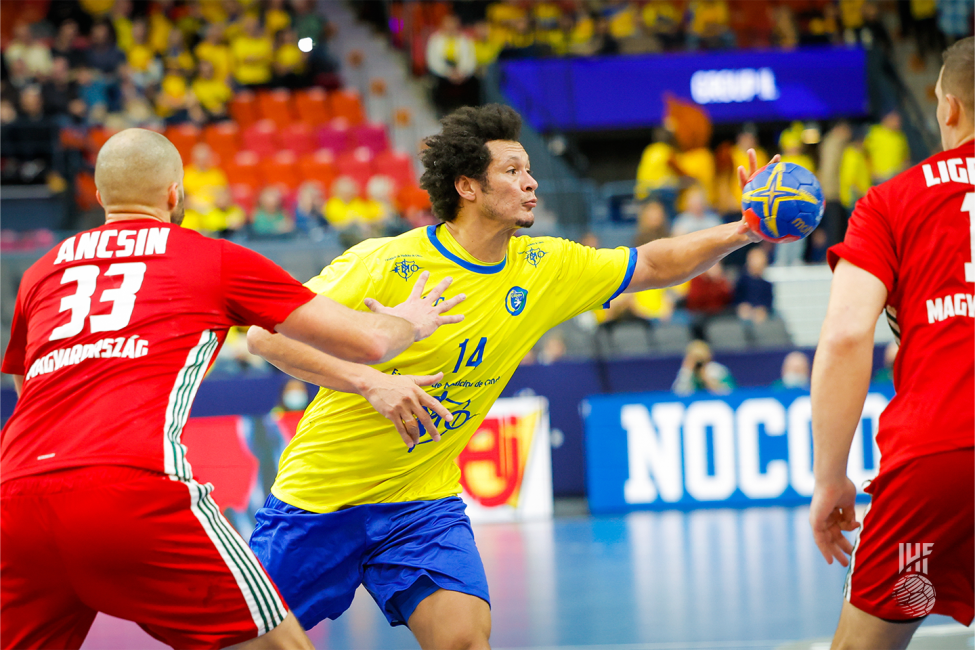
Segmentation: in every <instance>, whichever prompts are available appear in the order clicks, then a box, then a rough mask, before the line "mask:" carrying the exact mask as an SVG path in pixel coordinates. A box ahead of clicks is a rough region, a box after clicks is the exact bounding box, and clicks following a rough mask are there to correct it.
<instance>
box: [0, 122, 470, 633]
mask: <svg viewBox="0 0 975 650" xmlns="http://www.w3.org/2000/svg"><path fill="white" fill-rule="evenodd" d="M182 176H183V170H182V164H181V162H180V158H179V153H178V152H177V151H176V148H175V147H174V146H173V145H172V144H171V143H170V142H169V141H168V140H166V139H165V138H164V137H163V136H161V135H159V134H157V133H153V132H151V131H146V130H142V129H129V130H127V131H123V132H121V133H119V134H117V135H115V136H113V137H112V138H111V139H110V140H109V141H108V142H107V143H106V144H105V146H104V147H103V148H102V150H101V152H100V153H99V156H98V160H97V162H96V168H95V181H96V185H97V186H98V193H99V201H100V202H101V203H102V205H103V206H104V207H105V211H106V224H105V225H104V226H101V227H99V228H95V229H93V230H89V231H87V232H83V233H80V234H78V235H76V236H74V237H70V238H68V239H67V240H65V241H63V242H61V244H59V245H58V246H57V247H55V249H53V250H52V251H50V252H49V253H48V254H46V255H45V256H44V257H42V258H41V259H40V260H39V261H38V262H37V263H36V264H34V265H33V266H32V267H31V268H30V269H29V270H28V271H27V273H26V274H25V275H24V277H23V280H22V282H21V286H20V290H19V292H18V295H17V304H16V309H15V313H14V318H13V324H12V328H11V340H10V344H9V345H8V348H7V352H6V355H5V357H4V360H3V367H2V370H3V372H5V373H9V374H12V375H14V379H15V383H16V385H17V388H18V392H19V394H20V399H19V401H18V403H17V406H16V408H15V410H14V412H13V415H12V416H11V418H10V420H9V422H8V423H7V425H6V426H5V427H4V429H3V432H2V439H0V468H2V475H0V506H2V513H0V545H2V547H3V554H2V557H0V607H2V610H3V616H2V620H0V645H2V646H3V647H4V648H13V647H16V648H28V647H30V648H33V647H56V648H77V647H79V646H80V645H81V643H82V642H83V641H84V638H85V635H86V634H87V632H88V629H89V627H90V626H91V623H92V621H93V620H94V617H95V615H96V613H97V612H99V611H102V612H105V613H108V614H111V615H113V616H117V617H121V618H126V619H129V620H133V621H136V622H137V623H139V624H140V625H141V626H142V627H143V629H145V630H146V631H147V632H149V633H150V634H151V635H152V636H154V637H156V638H158V639H160V640H162V641H165V642H166V643H169V644H170V645H173V646H174V647H180V648H183V647H201V648H204V647H205V648H220V647H225V646H228V645H231V644H235V643H242V642H246V641H248V640H254V638H255V637H258V636H261V635H264V636H261V644H262V645H261V647H307V648H310V647H311V645H310V642H309V641H308V640H307V638H306V637H305V636H304V633H303V632H302V630H301V627H300V625H299V624H298V622H297V620H296V619H295V618H294V616H293V615H292V614H289V613H288V611H287V608H286V605H285V603H284V602H283V600H282V599H281V596H280V595H279V593H278V591H277V589H276V587H275V586H274V584H273V583H272V582H271V580H270V578H268V576H267V574H266V573H265V572H264V569H263V567H262V566H261V565H260V563H259V562H258V561H257V559H256V558H255V557H254V555H253V553H252V552H251V551H250V549H249V548H248V546H247V544H246V543H245V542H244V541H243V540H242V539H241V538H240V536H239V535H238V534H237V533H236V532H235V531H234V530H233V529H232V528H231V526H230V525H229V523H228V522H227V521H226V520H225V519H224V518H223V516H222V515H221V514H220V509H219V507H218V506H217V505H216V504H215V503H214V502H213V499H212V498H211V497H210V491H211V490H212V487H211V486H210V485H209V484H207V485H200V484H199V483H197V482H196V481H194V480H193V473H192V469H191V467H190V463H189V462H188V460H187V449H186V447H185V446H184V445H183V444H182V443H181V441H180V435H181V432H182V429H183V426H184V425H185V423H186V420H187V418H188V417H189V412H190V407H191V406H192V403H193V398H194V396H195V394H196V391H197V389H198V388H199V386H200V382H201V381H202V380H203V376H204V374H205V373H206V371H207V369H208V367H209V366H210V363H211V361H212V360H213V358H214V357H215V355H216V353H217V350H218V349H219V347H220V345H221V343H222V342H223V339H224V337H225V335H226V333H227V329H228V328H229V327H231V326H234V325H252V324H254V325H259V326H261V327H262V328H264V329H268V330H272V331H277V332H280V333H282V334H284V335H286V336H289V337H292V338H294V339H296V340H301V341H303V342H305V343H308V344H310V345H312V346H313V347H315V348H317V349H319V350H322V351H326V352H329V353H330V354H334V355H337V356H339V357H343V358H346V359H349V360H356V361H360V362H366V363H375V362H379V361H380V360H384V359H389V358H392V357H393V356H395V355H397V354H399V353H400V352H401V351H402V350H404V349H406V348H407V347H408V346H409V345H410V344H411V343H413V342H414V341H415V340H419V339H421V338H424V337H426V336H429V335H430V334H431V333H432V332H433V331H435V330H436V328H437V327H438V326H439V325H441V324H444V323H451V322H457V321H458V320H460V318H461V317H460V316H443V315H442V314H443V313H444V312H445V311H448V310H449V309H450V308H452V307H453V306H454V305H455V304H457V303H458V302H459V300H457V299H452V300H448V301H445V302H443V303H442V304H441V305H439V306H434V305H433V303H435V302H436V300H437V298H439V296H440V293H442V292H443V290H444V289H445V288H446V286H447V284H448V283H447V282H443V283H441V285H438V287H436V288H434V289H433V291H431V292H430V294H429V295H428V296H427V297H426V298H421V297H420V295H421V294H422V287H420V288H419V289H420V290H419V291H415V292H414V294H415V296H413V297H411V299H410V300H409V301H407V302H406V303H403V304H402V305H400V306H398V307H395V308H392V309H385V308H384V311H385V312H386V314H392V315H384V314H364V313H361V312H356V311H353V310H350V309H348V308H346V307H344V306H342V305H339V304H338V303H335V302H333V301H331V300H329V299H328V298H325V297H322V296H316V295H315V294H314V293H312V292H311V291H309V290H308V289H306V288H305V287H303V286H302V285H301V284H299V283H298V282H297V281H295V280H294V279H292V278H291V277H290V276H289V275H288V274H287V273H286V272H285V271H284V270H283V269H281V268H280V267H278V266H276V265H275V264H273V263H272V262H270V261H269V260H267V259H266V258H264V257H262V256H260V255H258V254H257V253H255V252H253V251H250V250H248V249H245V248H243V247H240V246H237V245H235V244H231V243H229V242H226V241H221V240H213V239H208V238H206V237H203V236H202V235H200V234H198V233H195V232H192V231H189V230H184V229H182V228H180V227H179V223H180V221H181V220H182V201H183V196H182V194H183V192H182ZM423 281H425V280H423ZM421 282H422V281H421ZM458 298H460V299H463V298H462V296H459V297H458ZM396 316H399V317H396ZM423 406H428V407H430V408H433V409H435V410H437V409H438V407H439V406H440V405H439V403H437V402H436V401H435V400H433V399H432V398H430V399H429V402H428V403H423V404H421V403H419V402H417V403H416V404H414V405H413V410H414V411H415V412H420V413H423V415H424V416H426V412H424V411H423ZM439 410H442V407H441V408H440V409H439ZM441 415H442V416H448V415H449V414H448V413H446V411H443V412H442V413H441Z"/></svg>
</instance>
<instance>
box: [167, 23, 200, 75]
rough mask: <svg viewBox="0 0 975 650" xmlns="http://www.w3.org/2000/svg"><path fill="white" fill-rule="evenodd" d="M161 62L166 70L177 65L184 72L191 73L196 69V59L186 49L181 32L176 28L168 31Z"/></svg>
mask: <svg viewBox="0 0 975 650" xmlns="http://www.w3.org/2000/svg"><path fill="white" fill-rule="evenodd" d="M163 63H164V64H165V66H166V69H167V70H168V69H170V68H171V67H173V66H175V67H178V68H179V69H180V70H182V71H183V72H185V73H186V74H193V72H194V71H195V70H196V61H195V60H194V59H193V55H192V54H190V53H189V50H187V49H186V41H185V39H184V38H183V32H181V31H179V30H178V29H173V30H171V31H170V32H169V42H168V43H167V45H166V52H165V53H164V54H163Z"/></svg>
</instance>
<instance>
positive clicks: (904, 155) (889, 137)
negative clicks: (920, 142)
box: [863, 111, 911, 185]
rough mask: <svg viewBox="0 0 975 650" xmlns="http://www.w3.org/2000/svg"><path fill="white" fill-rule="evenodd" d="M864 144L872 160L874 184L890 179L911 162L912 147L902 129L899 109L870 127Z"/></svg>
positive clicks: (871, 167) (871, 168)
mask: <svg viewBox="0 0 975 650" xmlns="http://www.w3.org/2000/svg"><path fill="white" fill-rule="evenodd" d="M863 146H864V147H865V148H866V151H867V156H868V158H869V160H870V170H871V173H872V174H873V184H874V185H878V184H880V183H883V182H884V181H887V180H890V179H891V178H893V177H894V176H896V175H897V174H899V173H901V172H902V171H904V170H905V169H907V167H908V165H909V164H910V162H911V149H910V147H908V146H907V137H906V136H905V135H904V132H903V131H901V116H900V113H898V112H897V111H891V112H890V113H887V114H886V115H884V117H883V119H882V120H881V121H880V124H874V125H873V126H871V127H870V130H869V131H867V137H866V139H865V140H864V141H863Z"/></svg>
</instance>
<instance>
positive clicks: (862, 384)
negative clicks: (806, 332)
mask: <svg viewBox="0 0 975 650" xmlns="http://www.w3.org/2000/svg"><path fill="white" fill-rule="evenodd" d="M886 302H887V288H886V287H885V286H884V284H883V282H881V281H880V280H879V279H877V278H876V277H875V276H874V275H872V274H871V273H868V272H867V271H864V270H863V269H861V268H859V267H857V266H855V265H853V264H851V263H850V262H848V261H846V260H842V259H841V260H840V261H839V263H838V264H837V265H836V269H835V271H834V274H833V283H832V286H831V288H830V296H829V308H828V309H827V311H826V320H825V321H823V329H822V332H821V333H820V335H819V346H818V347H817V348H816V359H815V361H814V362H813V370H812V433H813V473H814V475H815V477H816V488H815V491H814V492H813V500H812V506H811V507H810V510H809V523H810V525H811V526H812V530H813V536H814V538H815V540H816V545H817V546H819V550H820V552H821V553H822V554H823V557H824V558H826V561H827V562H829V563H830V564H832V563H833V559H834V558H835V559H836V560H838V561H839V563H840V564H842V565H843V566H847V564H848V560H847V556H848V555H849V554H850V553H852V551H853V547H852V545H851V544H850V542H849V540H847V539H846V538H845V537H843V534H842V532H841V531H844V530H845V531H851V530H854V529H856V528H857V527H858V526H859V525H860V524H859V523H857V521H856V516H855V513H854V510H853V508H854V503H855V500H856V486H855V485H853V482H852V481H850V479H849V478H847V476H846V463H847V459H848V458H849V455H850V445H851V444H852V443H853V434H854V432H855V431H856V428H857V424H858V423H859V422H860V415H861V413H862V411H863V402H864V400H865V399H866V397H867V391H868V390H869V387H870V373H871V370H872V361H873V333H874V329H875V328H876V325H877V319H878V318H879V317H880V313H881V311H882V310H883V308H884V305H885V304H886Z"/></svg>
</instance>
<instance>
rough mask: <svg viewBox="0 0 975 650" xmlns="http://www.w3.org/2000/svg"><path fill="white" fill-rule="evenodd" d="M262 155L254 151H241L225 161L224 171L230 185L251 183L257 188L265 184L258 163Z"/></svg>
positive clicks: (250, 184)
mask: <svg viewBox="0 0 975 650" xmlns="http://www.w3.org/2000/svg"><path fill="white" fill-rule="evenodd" d="M259 162H260V157H259V156H258V155H257V153H256V152H253V151H240V152H238V153H237V155H235V156H234V157H233V158H229V159H227V160H225V161H223V171H224V172H225V173H226V174H227V181H228V182H229V183H230V185H237V184H243V185H249V186H250V187H251V189H255V188H258V187H260V186H261V185H263V184H264V178H263V176H262V175H261V171H260V168H259V167H258V163H259Z"/></svg>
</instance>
